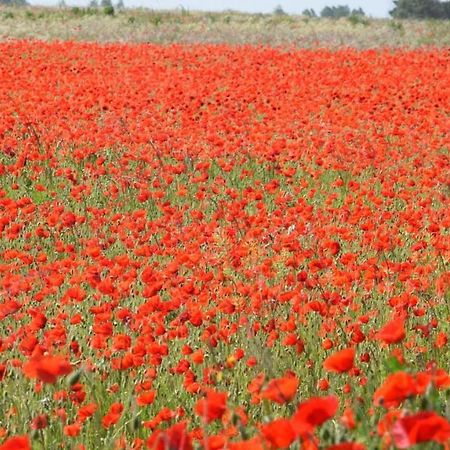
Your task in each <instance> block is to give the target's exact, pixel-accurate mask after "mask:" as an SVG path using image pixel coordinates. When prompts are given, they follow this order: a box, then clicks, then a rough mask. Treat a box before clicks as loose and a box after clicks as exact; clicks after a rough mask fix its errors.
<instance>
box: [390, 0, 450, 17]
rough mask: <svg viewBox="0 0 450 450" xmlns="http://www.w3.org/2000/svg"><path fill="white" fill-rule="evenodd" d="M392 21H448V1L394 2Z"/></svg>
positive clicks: (395, 0) (413, 0)
mask: <svg viewBox="0 0 450 450" xmlns="http://www.w3.org/2000/svg"><path fill="white" fill-rule="evenodd" d="M394 5H395V7H394V9H393V10H392V11H389V14H390V15H391V16H392V17H393V18H394V19H450V1H447V2H440V1H438V0H394Z"/></svg>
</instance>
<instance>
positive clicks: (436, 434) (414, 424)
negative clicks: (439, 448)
mask: <svg viewBox="0 0 450 450" xmlns="http://www.w3.org/2000/svg"><path fill="white" fill-rule="evenodd" d="M392 435H393V437H394V442H395V445H396V446H397V447H398V448H410V447H412V446H414V445H416V444H420V443H422V442H437V443H439V444H445V443H448V442H449V441H450V422H449V421H448V420H447V419H445V418H444V417H442V416H440V415H439V414H436V413H435V412H432V411H424V412H419V413H417V414H414V415H411V416H405V417H402V418H401V419H399V420H397V422H396V423H395V424H394V426H393V428H392Z"/></svg>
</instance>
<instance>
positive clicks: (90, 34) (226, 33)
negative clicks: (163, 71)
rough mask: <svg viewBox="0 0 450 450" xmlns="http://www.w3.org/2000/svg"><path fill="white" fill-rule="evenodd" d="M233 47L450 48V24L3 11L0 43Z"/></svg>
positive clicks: (234, 15) (230, 15) (178, 13)
mask: <svg viewBox="0 0 450 450" xmlns="http://www.w3.org/2000/svg"><path fill="white" fill-rule="evenodd" d="M7 39H39V40H49V41H54V40H75V41H97V42H151V43H162V44H170V43H194V42H198V43H208V44H217V43H229V44H233V45H238V44H252V45H255V44H256V45H257V44H263V45H271V46H291V45H293V46H296V47H306V48H317V47H328V48H333V49H334V48H338V47H353V48H360V49H366V48H374V47H399V46H400V47H409V48H417V47H430V46H438V47H448V46H449V45H450V21H436V20H429V21H414V20H402V21H399V20H388V19H367V18H360V19H358V18H350V19H349V18H345V19H339V20H331V19H322V18H320V19H319V18H317V19H309V18H306V17H302V16H291V15H289V16H288V15H286V16H277V15H270V14H241V13H236V12H224V13H198V12H190V11H185V10H180V11H175V12H158V11H150V10H139V9H134V10H124V11H116V12H115V15H114V16H109V15H106V14H104V12H103V10H102V9H97V10H96V9H89V8H84V9H83V8H76V7H75V8H61V9H51V8H42V7H27V8H11V7H0V40H7Z"/></svg>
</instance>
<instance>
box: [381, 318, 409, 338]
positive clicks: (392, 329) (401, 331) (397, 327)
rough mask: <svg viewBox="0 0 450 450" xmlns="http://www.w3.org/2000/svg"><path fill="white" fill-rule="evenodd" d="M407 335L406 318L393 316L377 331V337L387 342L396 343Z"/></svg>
mask: <svg viewBox="0 0 450 450" xmlns="http://www.w3.org/2000/svg"><path fill="white" fill-rule="evenodd" d="M405 336H406V333H405V319H404V318H393V319H391V320H390V321H389V322H388V323H386V325H384V326H383V327H382V328H381V329H380V331H378V333H377V339H379V340H380V341H383V342H385V343H386V344H396V343H398V342H401V341H402V340H403V339H404V338H405Z"/></svg>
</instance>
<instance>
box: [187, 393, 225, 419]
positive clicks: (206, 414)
mask: <svg viewBox="0 0 450 450" xmlns="http://www.w3.org/2000/svg"><path fill="white" fill-rule="evenodd" d="M227 397H228V394H227V393H226V392H217V391H214V390H213V389H208V391H207V392H206V397H205V398H202V399H200V400H199V401H198V402H197V404H196V405H195V412H196V413H197V414H198V415H199V416H200V417H202V418H203V420H205V422H206V423H210V422H213V421H214V420H216V419H220V418H221V417H222V416H223V415H224V413H225V411H226V410H227Z"/></svg>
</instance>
